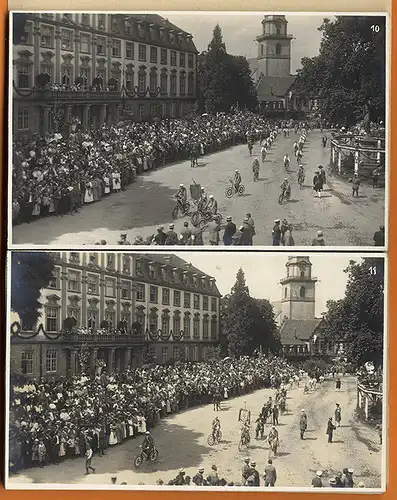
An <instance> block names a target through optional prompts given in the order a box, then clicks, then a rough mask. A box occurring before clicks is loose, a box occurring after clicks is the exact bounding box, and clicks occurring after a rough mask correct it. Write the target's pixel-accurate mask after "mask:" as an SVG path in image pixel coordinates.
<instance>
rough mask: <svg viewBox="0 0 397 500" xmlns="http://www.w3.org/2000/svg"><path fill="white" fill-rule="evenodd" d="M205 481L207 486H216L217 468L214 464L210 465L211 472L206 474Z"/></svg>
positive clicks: (217, 479) (217, 480)
mask: <svg viewBox="0 0 397 500" xmlns="http://www.w3.org/2000/svg"><path fill="white" fill-rule="evenodd" d="M207 482H208V484H209V486H218V483H219V476H218V468H217V466H216V465H213V466H212V467H211V472H210V473H209V474H208V477H207Z"/></svg>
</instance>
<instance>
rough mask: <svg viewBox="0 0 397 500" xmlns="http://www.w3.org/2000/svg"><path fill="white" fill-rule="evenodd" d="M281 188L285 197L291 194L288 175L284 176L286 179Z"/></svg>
mask: <svg viewBox="0 0 397 500" xmlns="http://www.w3.org/2000/svg"><path fill="white" fill-rule="evenodd" d="M280 188H281V193H282V196H283V197H285V196H290V195H291V186H290V183H289V180H288V177H284V180H283V182H282V184H281V185H280Z"/></svg>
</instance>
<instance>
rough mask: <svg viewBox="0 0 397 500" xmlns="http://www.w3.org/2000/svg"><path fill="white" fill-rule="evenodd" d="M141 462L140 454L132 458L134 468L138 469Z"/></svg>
mask: <svg viewBox="0 0 397 500" xmlns="http://www.w3.org/2000/svg"><path fill="white" fill-rule="evenodd" d="M142 464H143V458H142V455H138V456H137V457H136V458H135V460H134V467H135V468H136V469H139V467H140V466H141V465H142Z"/></svg>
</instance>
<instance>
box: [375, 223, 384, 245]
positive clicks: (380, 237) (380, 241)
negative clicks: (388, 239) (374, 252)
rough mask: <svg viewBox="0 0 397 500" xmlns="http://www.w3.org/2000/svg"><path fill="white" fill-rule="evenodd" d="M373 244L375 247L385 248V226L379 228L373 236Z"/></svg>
mask: <svg viewBox="0 0 397 500" xmlns="http://www.w3.org/2000/svg"><path fill="white" fill-rule="evenodd" d="M374 242H375V246H376V247H384V246H385V226H379V231H376V232H375V234H374Z"/></svg>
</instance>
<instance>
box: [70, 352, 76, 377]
mask: <svg viewBox="0 0 397 500" xmlns="http://www.w3.org/2000/svg"><path fill="white" fill-rule="evenodd" d="M76 356H77V352H76V351H75V350H74V349H72V350H71V351H70V375H71V376H72V377H73V375H76Z"/></svg>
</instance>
